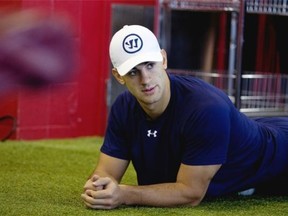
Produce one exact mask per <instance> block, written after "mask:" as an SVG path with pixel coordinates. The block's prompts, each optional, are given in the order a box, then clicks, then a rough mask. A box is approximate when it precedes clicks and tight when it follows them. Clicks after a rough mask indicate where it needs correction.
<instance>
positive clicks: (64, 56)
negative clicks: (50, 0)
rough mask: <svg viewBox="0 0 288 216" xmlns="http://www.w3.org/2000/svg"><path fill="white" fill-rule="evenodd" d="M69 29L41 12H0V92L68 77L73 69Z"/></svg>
mask: <svg viewBox="0 0 288 216" xmlns="http://www.w3.org/2000/svg"><path fill="white" fill-rule="evenodd" d="M76 54H77V52H76V46H75V39H74V37H73V28H72V26H71V25H70V23H69V21H68V20H67V19H66V18H65V17H61V16H53V17H52V16H48V15H47V14H45V13H44V12H42V11H38V10H26V11H20V12H13V13H11V12H9V13H7V12H2V13H1V12H0V95H1V93H2V94H3V93H5V92H7V91H11V90H15V89H16V88H19V87H28V88H35V87H36V88H37V87H45V86H47V85H48V84H53V83H57V82H62V81H65V80H68V79H69V78H70V77H71V76H72V74H73V72H74V71H75V67H76V66H77V63H76V59H77V58H76Z"/></svg>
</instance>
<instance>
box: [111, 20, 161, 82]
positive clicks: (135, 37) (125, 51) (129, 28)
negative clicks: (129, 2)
mask: <svg viewBox="0 0 288 216" xmlns="http://www.w3.org/2000/svg"><path fill="white" fill-rule="evenodd" d="M109 52H110V59H111V62H112V64H113V66H114V68H116V69H117V71H118V73H119V74H120V75H121V76H124V75H125V74H126V73H128V72H129V71H130V70H131V69H132V68H133V67H135V66H136V65H138V64H141V63H143V62H149V61H151V62H162V61H163V57H162V54H161V49H160V46H159V43H158V40H157V38H156V36H155V35H154V34H153V32H151V31H150V30H149V29H148V28H145V27H143V26H140V25H125V26H124V27H123V28H122V29H120V30H119V31H118V32H116V33H115V34H114V36H113V37H112V40H111V42H110V49H109Z"/></svg>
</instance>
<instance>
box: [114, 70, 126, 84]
mask: <svg viewBox="0 0 288 216" xmlns="http://www.w3.org/2000/svg"><path fill="white" fill-rule="evenodd" d="M112 74H113V76H114V77H115V79H116V80H117V81H118V82H119V83H120V84H121V85H124V84H125V81H124V79H123V77H122V76H121V75H120V74H119V73H118V71H117V69H116V68H113V69H112Z"/></svg>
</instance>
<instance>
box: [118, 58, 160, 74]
mask: <svg viewBox="0 0 288 216" xmlns="http://www.w3.org/2000/svg"><path fill="white" fill-rule="evenodd" d="M162 61H163V56H162V54H161V52H153V53H143V54H139V55H137V56H135V57H132V58H129V59H128V60H127V61H125V62H124V63H123V64H121V65H120V66H119V67H117V68H116V69H117V71H118V73H119V74H120V75H121V76H124V75H125V74H127V73H128V72H129V71H130V70H131V69H132V68H134V67H135V66H137V65H138V64H141V63H143V62H162Z"/></svg>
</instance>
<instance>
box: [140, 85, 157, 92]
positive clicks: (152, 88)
mask: <svg viewBox="0 0 288 216" xmlns="http://www.w3.org/2000/svg"><path fill="white" fill-rule="evenodd" d="M154 89H155V86H154V87H151V88H146V89H143V90H142V92H144V93H146V94H149V93H153V92H154Z"/></svg>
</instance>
